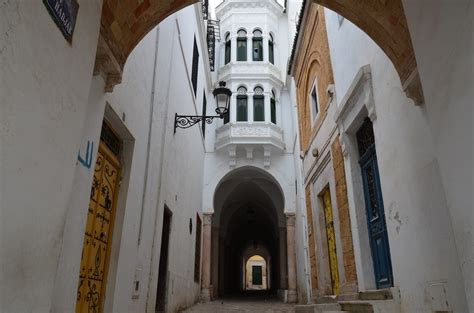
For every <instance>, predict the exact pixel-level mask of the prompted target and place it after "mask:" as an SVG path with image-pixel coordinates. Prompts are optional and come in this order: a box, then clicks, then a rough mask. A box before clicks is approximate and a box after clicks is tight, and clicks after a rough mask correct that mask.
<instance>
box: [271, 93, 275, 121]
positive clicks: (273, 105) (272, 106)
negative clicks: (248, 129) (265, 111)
mask: <svg viewBox="0 0 474 313" xmlns="http://www.w3.org/2000/svg"><path fill="white" fill-rule="evenodd" d="M275 99H276V97H275V91H273V90H272V98H271V99H270V115H271V121H272V123H273V124H276V100H275Z"/></svg>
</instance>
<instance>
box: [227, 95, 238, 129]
mask: <svg viewBox="0 0 474 313" xmlns="http://www.w3.org/2000/svg"><path fill="white" fill-rule="evenodd" d="M229 120H230V122H232V123H235V122H236V121H237V95H236V94H232V96H231V98H230V117H229Z"/></svg>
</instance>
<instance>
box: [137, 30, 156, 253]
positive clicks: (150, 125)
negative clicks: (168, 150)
mask: <svg viewBox="0 0 474 313" xmlns="http://www.w3.org/2000/svg"><path fill="white" fill-rule="evenodd" d="M159 34H160V32H159V29H158V28H157V30H156V39H155V59H154V62H153V78H152V85H151V95H150V112H149V114H150V116H149V121H148V142H147V146H146V161H145V175H144V178H143V194H142V206H141V209H140V224H139V225H138V227H139V228H138V240H137V245H138V246H140V243H141V239H142V232H143V213H144V211H145V198H146V192H147V187H148V172H149V171H148V167H149V164H150V148H151V136H152V133H153V131H152V130H153V114H154V113H155V81H156V64H157V60H158V41H159V38H160V36H159Z"/></svg>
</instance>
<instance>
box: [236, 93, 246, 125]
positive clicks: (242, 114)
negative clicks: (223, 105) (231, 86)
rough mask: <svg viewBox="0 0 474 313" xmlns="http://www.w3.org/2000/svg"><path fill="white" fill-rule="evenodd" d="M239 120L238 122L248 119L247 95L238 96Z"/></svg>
mask: <svg viewBox="0 0 474 313" xmlns="http://www.w3.org/2000/svg"><path fill="white" fill-rule="evenodd" d="M237 121H238V122H246V121H247V97H246V96H238V97H237Z"/></svg>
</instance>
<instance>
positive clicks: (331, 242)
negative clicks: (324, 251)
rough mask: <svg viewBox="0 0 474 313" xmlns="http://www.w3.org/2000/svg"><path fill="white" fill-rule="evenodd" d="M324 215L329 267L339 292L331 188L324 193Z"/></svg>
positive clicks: (332, 282) (334, 288)
mask: <svg viewBox="0 0 474 313" xmlns="http://www.w3.org/2000/svg"><path fill="white" fill-rule="evenodd" d="M323 204H324V216H325V218H326V236H327V240H328V252H329V268H330V271H331V284H332V292H333V294H334V295H338V294H339V270H338V267H337V252H336V235H335V233H334V219H333V215H332V206H331V194H330V193H329V188H327V189H326V190H325V191H324V193H323Z"/></svg>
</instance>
